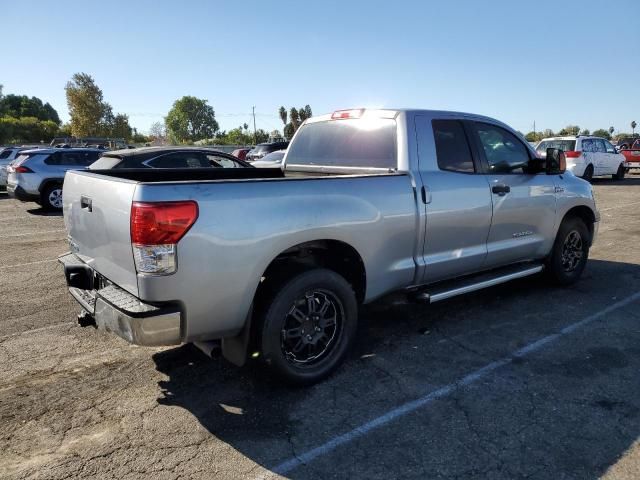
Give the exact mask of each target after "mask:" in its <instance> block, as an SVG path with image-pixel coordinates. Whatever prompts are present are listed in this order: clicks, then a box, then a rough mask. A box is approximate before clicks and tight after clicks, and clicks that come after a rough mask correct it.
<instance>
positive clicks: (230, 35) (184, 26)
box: [0, 0, 640, 133]
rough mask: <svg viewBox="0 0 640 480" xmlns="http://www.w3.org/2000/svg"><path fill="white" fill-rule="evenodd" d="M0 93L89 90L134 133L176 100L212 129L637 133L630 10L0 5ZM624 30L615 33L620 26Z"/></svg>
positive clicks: (382, 4)
mask: <svg viewBox="0 0 640 480" xmlns="http://www.w3.org/2000/svg"><path fill="white" fill-rule="evenodd" d="M0 18H2V22H1V23H2V29H1V32H2V33H1V36H0V84H2V85H4V93H5V94H8V93H15V94H21V95H28V96H37V97H39V98H41V99H42V100H43V101H48V102H50V103H51V104H52V105H53V106H54V108H55V109H56V110H57V111H58V113H59V114H60V117H61V118H62V119H63V121H66V120H68V118H69V115H68V110H67V105H66V100H65V94H64V86H65V84H66V82H67V81H68V80H69V79H70V78H71V76H72V75H73V74H74V73H76V72H85V73H89V74H90V75H92V76H93V77H94V79H95V80H96V82H97V84H98V85H99V86H100V88H101V89H102V91H103V93H104V97H105V100H106V101H107V102H109V103H110V104H111V105H112V107H113V110H114V112H117V113H126V114H128V115H129V118H130V124H131V125H132V126H134V127H136V128H138V130H139V131H141V132H146V131H147V130H148V129H149V127H150V125H151V124H152V123H153V122H156V121H162V119H163V117H164V116H165V115H166V114H167V112H168V111H169V109H170V108H171V105H172V104H173V102H174V101H175V100H176V99H178V98H180V97H182V96H183V95H194V96H196V97H200V98H204V99H207V100H208V102H209V104H210V105H212V106H213V107H214V109H215V112H216V118H217V120H218V122H219V123H220V126H221V128H222V129H226V130H228V129H230V128H234V127H236V126H238V125H241V124H243V123H249V124H250V125H251V126H252V116H251V109H252V106H255V111H256V125H257V128H264V129H265V130H268V131H270V130H273V129H275V128H282V122H281V121H280V118H279V116H278V108H279V107H280V105H284V106H285V107H286V108H287V109H289V108H290V107H296V108H298V107H301V106H304V105H306V104H309V105H311V107H312V109H313V112H314V114H321V113H327V112H331V111H334V110H337V109H342V108H351V107H390V108H393V107H410V108H427V109H444V110H457V111H465V112H472V113H478V114H483V115H488V116H490V117H494V118H497V119H499V120H502V121H504V122H505V123H508V124H509V125H511V126H512V127H513V128H515V129H517V130H520V131H522V132H524V133H526V132H529V131H531V130H532V129H533V123H534V121H535V123H536V129H537V130H541V129H545V128H551V129H553V130H556V131H557V130H559V129H560V128H562V127H564V126H566V125H569V124H571V125H579V126H580V127H581V128H583V129H584V128H588V129H590V130H594V129H596V128H608V127H609V126H614V127H615V128H616V131H630V130H631V127H630V126H629V124H630V123H631V121H632V120H636V121H639V122H640V94H639V93H638V91H639V89H640V29H638V28H637V25H638V19H639V18H640V1H638V0H610V1H608V2H602V1H597V2H596V1H593V0H583V1H572V0H562V1H558V0H556V1H547V0H537V1H535V2H522V1H519V0H508V1H507V0H484V1H482V0H475V1H473V0H447V1H442V0H439V1H430V0H423V1H419V0H415V1H413V0H412V1H409V0H407V1H403V0H394V1H389V0H387V1H377V0H369V1H355V0H353V1H349V0H342V1H333V0H313V1H303V0H299V1H297V2H294V1H288V0H281V1H277V2H276V1H266V0H264V1H253V0H243V1H237V0H236V1H225V0H218V1H214V0H212V1H196V0H194V1H189V0H182V1H181V2H179V1H175V0H174V1H164V0H155V1H147V0H139V1H138V0H135V1H131V0H129V1H119V0H110V1H108V2H98V1H86V0H85V1H66V0H57V1H55V2H53V1H44V0H42V1H30V0H0ZM625 19H626V21H625Z"/></svg>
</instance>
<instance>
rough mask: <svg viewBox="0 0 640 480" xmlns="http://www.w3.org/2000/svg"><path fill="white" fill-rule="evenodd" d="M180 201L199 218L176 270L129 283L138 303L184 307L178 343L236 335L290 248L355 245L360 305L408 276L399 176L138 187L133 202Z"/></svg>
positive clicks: (410, 263)
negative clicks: (362, 280)
mask: <svg viewBox="0 0 640 480" xmlns="http://www.w3.org/2000/svg"><path fill="white" fill-rule="evenodd" d="M182 199H194V200H197V201H198V204H199V209H200V216H199V218H198V221H197V222H196V223H195V225H194V226H193V227H192V228H191V230H190V231H189V232H188V233H187V235H186V236H185V237H184V238H183V239H182V240H181V241H180V243H179V244H178V247H177V248H178V270H177V272H176V273H175V274H173V275H170V276H165V277H139V278H138V284H139V297H140V298H141V299H143V300H145V301H163V300H175V299H180V300H181V301H182V302H184V304H185V306H186V312H185V313H186V322H185V324H186V331H185V340H187V341H189V340H196V339H206V338H216V337H222V336H226V335H232V334H234V333H236V332H238V331H239V330H240V329H241V328H242V326H243V324H244V322H245V319H246V317H247V313H248V311H249V308H250V305H251V302H252V299H253V296H254V294H255V291H256V289H257V287H258V285H259V282H260V279H261V276H262V275H263V273H264V272H265V270H266V269H267V267H268V265H269V264H270V263H271V261H272V260H273V259H274V258H276V257H277V256H278V255H279V254H280V253H282V252H283V251H285V250H287V249H289V248H291V247H293V246H295V245H298V244H300V243H304V242H308V241H312V240H320V239H331V240H339V241H342V242H345V243H347V244H349V245H351V246H352V247H353V248H355V249H356V251H358V253H359V254H360V256H361V257H362V258H363V260H364V264H365V265H366V275H367V289H366V300H371V299H373V298H375V297H377V296H379V295H381V294H383V293H385V292H387V291H390V290H393V289H395V288H401V287H403V286H405V285H408V284H410V283H411V282H412V280H413V278H414V274H415V261H414V252H415V249H416V245H415V243H416V235H415V224H416V202H415V196H414V191H413V188H412V186H411V180H410V178H409V176H407V175H396V174H391V175H380V176H362V177H321V178H304V179H302V178H300V179H298V178H289V179H282V180H262V181H252V182H251V181H241V182H224V183H209V184H206V183H194V184H182V185H180V184H174V185H171V186H170V187H169V186H168V185H162V184H158V185H153V184H141V185H140V186H139V187H138V190H137V191H136V197H135V199H134V200H139V201H160V200H165V201H166V200H182ZM169 297H173V298H169Z"/></svg>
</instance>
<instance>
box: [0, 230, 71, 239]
mask: <svg viewBox="0 0 640 480" xmlns="http://www.w3.org/2000/svg"><path fill="white" fill-rule="evenodd" d="M58 232H66V230H65V229H64V228H60V229H58V230H46V231H44V232H29V233H12V234H11V235H2V236H0V239H2V238H10V237H25V236H27V235H42V234H45V233H58Z"/></svg>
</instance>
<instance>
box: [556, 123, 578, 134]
mask: <svg viewBox="0 0 640 480" xmlns="http://www.w3.org/2000/svg"><path fill="white" fill-rule="evenodd" d="M579 133H580V127H579V126H577V125H567V126H566V127H564V128H563V129H562V130H560V131H559V132H558V135H578V134H579Z"/></svg>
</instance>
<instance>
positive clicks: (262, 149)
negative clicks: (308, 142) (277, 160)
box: [245, 142, 289, 162]
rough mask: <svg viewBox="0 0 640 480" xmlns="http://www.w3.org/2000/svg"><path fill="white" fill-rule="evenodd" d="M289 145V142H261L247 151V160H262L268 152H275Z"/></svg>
mask: <svg viewBox="0 0 640 480" xmlns="http://www.w3.org/2000/svg"><path fill="white" fill-rule="evenodd" d="M288 146H289V142H274V143H259V144H258V145H256V146H255V147H253V148H252V149H251V150H250V151H249V152H248V153H247V156H246V158H245V160H247V161H248V162H253V161H254V160H260V159H261V158H262V157H264V156H265V155H266V154H267V153H271V152H275V151H276V150H285V149H286V148H287V147H288Z"/></svg>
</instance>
